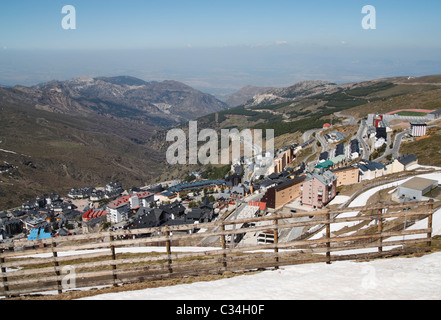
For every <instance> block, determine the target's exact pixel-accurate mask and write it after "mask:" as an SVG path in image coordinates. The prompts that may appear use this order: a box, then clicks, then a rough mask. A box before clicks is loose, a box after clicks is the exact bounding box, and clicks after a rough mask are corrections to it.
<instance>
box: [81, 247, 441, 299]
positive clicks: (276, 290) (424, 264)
mask: <svg viewBox="0 0 441 320" xmlns="http://www.w3.org/2000/svg"><path fill="white" fill-rule="evenodd" d="M440 271H441V253H433V254H430V255H426V256H423V257H421V258H411V259H410V258H394V259H384V260H374V261H371V262H362V263H360V262H352V261H344V262H335V263H332V264H330V265H327V264H325V263H317V264H307V265H298V266H291V267H286V268H282V269H280V270H276V271H264V272H261V273H259V274H255V275H243V276H237V277H234V278H229V279H222V280H217V281H210V282H197V283H192V284H183V285H176V286H171V287H161V288H152V289H145V290H138V291H130V292H120V293H111V294H103V295H98V296H94V297H88V298H85V300H121V299H127V300H195V301H196V300H304V299H307V300H329V299H336V300H357V299H365V300H389V299H394V300H419V299H421V300H438V299H441V272H440Z"/></svg>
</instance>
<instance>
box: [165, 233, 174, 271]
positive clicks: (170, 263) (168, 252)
mask: <svg viewBox="0 0 441 320" xmlns="http://www.w3.org/2000/svg"><path fill="white" fill-rule="evenodd" d="M165 236H166V237H167V238H168V240H167V241H166V242H165V248H166V250H167V263H168V273H169V274H171V273H173V268H172V259H171V241H170V231H168V230H167V231H165Z"/></svg>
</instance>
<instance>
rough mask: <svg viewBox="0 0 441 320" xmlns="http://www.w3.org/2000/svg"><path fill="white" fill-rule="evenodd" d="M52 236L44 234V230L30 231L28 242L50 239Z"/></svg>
mask: <svg viewBox="0 0 441 320" xmlns="http://www.w3.org/2000/svg"><path fill="white" fill-rule="evenodd" d="M51 237H52V235H51V234H50V233H47V232H44V229H32V230H31V232H30V233H29V236H28V240H41V239H50V238H51Z"/></svg>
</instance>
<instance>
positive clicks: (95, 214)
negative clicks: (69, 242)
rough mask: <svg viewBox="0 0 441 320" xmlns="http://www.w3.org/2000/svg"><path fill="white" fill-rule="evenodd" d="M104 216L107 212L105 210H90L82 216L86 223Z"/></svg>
mask: <svg viewBox="0 0 441 320" xmlns="http://www.w3.org/2000/svg"><path fill="white" fill-rule="evenodd" d="M105 215H107V211H106V210H93V209H90V210H89V211H87V212H85V213H84V214H83V220H84V221H86V222H87V221H89V220H92V219H95V218H99V217H102V216H105Z"/></svg>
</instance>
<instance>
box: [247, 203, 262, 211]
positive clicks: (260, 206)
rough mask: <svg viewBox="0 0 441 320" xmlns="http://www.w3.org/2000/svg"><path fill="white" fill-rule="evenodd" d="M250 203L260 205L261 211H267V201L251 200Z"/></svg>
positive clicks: (252, 205) (250, 204) (253, 205)
mask: <svg viewBox="0 0 441 320" xmlns="http://www.w3.org/2000/svg"><path fill="white" fill-rule="evenodd" d="M248 205H249V206H251V207H259V210H260V211H265V210H266V202H254V201H250V202H248Z"/></svg>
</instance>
